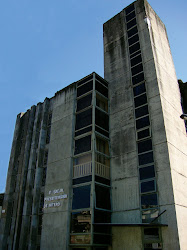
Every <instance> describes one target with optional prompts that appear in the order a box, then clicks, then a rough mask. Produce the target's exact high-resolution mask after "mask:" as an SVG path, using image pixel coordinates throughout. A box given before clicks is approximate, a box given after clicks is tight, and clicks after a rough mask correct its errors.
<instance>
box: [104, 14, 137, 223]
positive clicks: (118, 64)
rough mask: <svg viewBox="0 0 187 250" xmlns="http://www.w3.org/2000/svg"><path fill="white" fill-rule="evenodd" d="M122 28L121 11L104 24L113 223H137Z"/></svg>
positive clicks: (129, 95) (133, 146)
mask: <svg viewBox="0 0 187 250" xmlns="http://www.w3.org/2000/svg"><path fill="white" fill-rule="evenodd" d="M125 29H126V27H125V23H124V13H123V12H121V13H119V14H118V15H117V16H115V17H114V18H112V19H111V20H109V21H108V22H107V23H105V24H104V67H105V68H104V70H105V79H106V80H107V81H108V82H109V99H110V142H111V181H112V209H113V214H112V222H129V223H130V222H140V214H139V210H137V209H139V187H138V185H139V184H138V170H137V158H136V140H135V126H134V114H133V96H132V88H131V81H130V76H131V75H130V65H129V59H128V42H127V35H126V33H125V32H124V30H125ZM132 197H133V198H132ZM129 210H130V211H129Z"/></svg>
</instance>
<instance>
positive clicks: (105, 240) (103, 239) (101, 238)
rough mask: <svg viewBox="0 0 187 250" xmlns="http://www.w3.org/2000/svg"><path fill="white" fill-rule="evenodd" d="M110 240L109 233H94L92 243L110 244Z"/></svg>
mask: <svg viewBox="0 0 187 250" xmlns="http://www.w3.org/2000/svg"><path fill="white" fill-rule="evenodd" d="M110 242H111V236H110V235H102V234H101V235H100V234H94V243H95V244H103V245H104V244H110Z"/></svg>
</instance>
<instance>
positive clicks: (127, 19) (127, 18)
mask: <svg viewBox="0 0 187 250" xmlns="http://www.w3.org/2000/svg"><path fill="white" fill-rule="evenodd" d="M135 16H136V15H135V11H133V12H131V13H130V14H129V15H128V16H126V22H128V21H130V20H131V19H133V18H134V17H135Z"/></svg>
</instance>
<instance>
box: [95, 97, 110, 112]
mask: <svg viewBox="0 0 187 250" xmlns="http://www.w3.org/2000/svg"><path fill="white" fill-rule="evenodd" d="M96 105H97V106H98V107H99V108H100V109H103V110H104V111H106V112H108V100H107V99H105V98H104V97H102V96H101V95H99V94H98V93H96Z"/></svg>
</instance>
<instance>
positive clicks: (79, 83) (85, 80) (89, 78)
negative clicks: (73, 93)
mask: <svg viewBox="0 0 187 250" xmlns="http://www.w3.org/2000/svg"><path fill="white" fill-rule="evenodd" d="M92 78H93V75H91V76H89V77H86V78H84V79H83V80H81V81H79V82H78V84H77V85H78V86H80V85H82V84H83V83H85V82H88V81H89V80H91V79H92Z"/></svg>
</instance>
